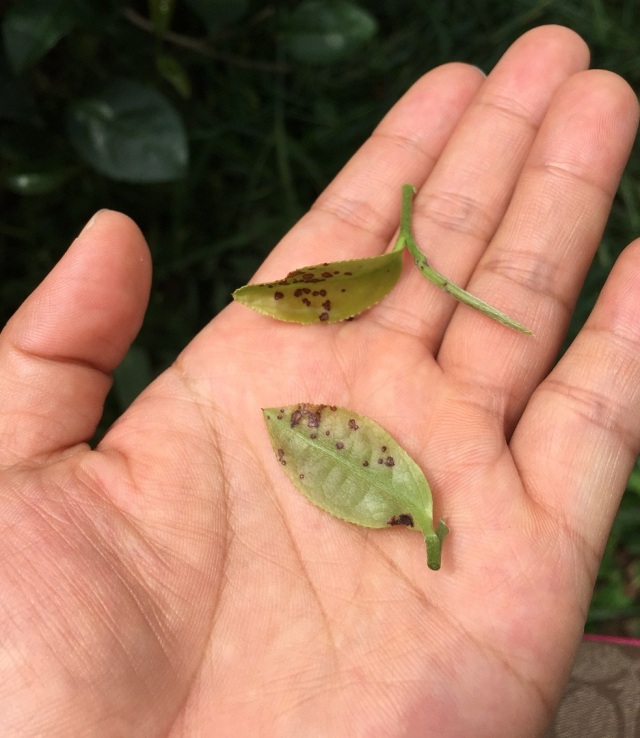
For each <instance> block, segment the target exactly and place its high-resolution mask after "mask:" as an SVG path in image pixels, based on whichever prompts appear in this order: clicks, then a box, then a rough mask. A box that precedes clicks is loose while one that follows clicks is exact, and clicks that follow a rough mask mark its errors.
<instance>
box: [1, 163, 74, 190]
mask: <svg viewBox="0 0 640 738" xmlns="http://www.w3.org/2000/svg"><path fill="white" fill-rule="evenodd" d="M78 169H79V168H78V167H70V166H62V165H59V166H55V167H51V168H42V169H40V170H39V171H38V170H33V171H30V170H21V171H14V172H10V173H8V174H5V175H4V177H3V178H2V181H3V183H4V185H5V187H6V188H7V189H9V190H11V191H12V192H15V193H17V194H18V195H46V194H48V193H49V192H53V191H55V190H57V189H59V188H60V187H62V186H63V185H64V184H65V183H66V182H68V181H69V180H70V179H71V178H72V177H73V176H75V175H76V174H77V173H78Z"/></svg>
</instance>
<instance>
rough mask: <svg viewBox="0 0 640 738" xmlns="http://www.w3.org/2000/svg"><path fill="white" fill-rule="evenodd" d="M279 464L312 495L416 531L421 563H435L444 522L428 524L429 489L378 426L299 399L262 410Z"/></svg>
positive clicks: (342, 510) (340, 512)
mask: <svg viewBox="0 0 640 738" xmlns="http://www.w3.org/2000/svg"><path fill="white" fill-rule="evenodd" d="M262 412H263V414H264V419H265V422H266V424H267V428H268V430H269V436H270V438H271V444H272V445H273V449H274V451H275V453H276V458H277V460H278V462H279V463H280V465H281V466H282V469H283V471H284V472H285V473H286V474H287V476H288V477H289V479H291V481H292V482H293V484H294V485H295V486H296V487H297V488H298V489H299V490H300V492H302V494H304V495H305V496H306V497H307V498H308V499H309V500H311V502H313V503H315V504H316V505H318V506H319V507H321V508H322V509H324V510H326V511H327V512H330V513H332V514H333V515H335V516H336V517H338V518H341V519H342V520H346V521H348V522H350V523H356V524H358V525H364V526H367V527H369V528H385V527H387V526H392V525H404V526H408V527H411V528H413V527H415V528H417V529H419V530H420V531H422V534H423V535H424V539H425V542H426V545H427V558H428V565H429V567H430V568H431V569H439V568H440V554H441V547H442V540H443V538H444V536H445V535H446V534H447V532H448V528H447V526H446V525H445V523H444V521H443V520H441V521H440V522H439V523H438V526H437V528H436V529H435V530H434V527H433V502H432V498H431V489H430V488H429V483H428V482H427V480H426V478H425V476H424V474H423V473H422V470H421V469H420V467H419V466H418V465H417V464H416V462H415V461H414V460H413V459H412V458H411V457H410V456H409V455H408V454H407V452H406V451H405V450H404V449H403V448H402V447H401V446H400V445H399V444H398V443H397V441H395V440H394V439H393V438H392V437H391V436H390V435H389V434H388V433H387V431H385V430H384V428H382V427H380V426H379V425H378V424H377V423H375V422H374V421H373V420H371V419H370V418H367V417H365V416H363V415H359V414H357V413H354V412H353V411H352V410H347V409H346V408H341V407H335V406H328V405H312V404H307V403H300V404H297V405H289V406H287V407H282V408H267V409H264V410H263V411H262Z"/></svg>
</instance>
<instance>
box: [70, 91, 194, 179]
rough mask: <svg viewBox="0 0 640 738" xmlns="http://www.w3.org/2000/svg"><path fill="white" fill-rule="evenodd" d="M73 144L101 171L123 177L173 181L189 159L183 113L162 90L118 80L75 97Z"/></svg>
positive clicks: (71, 134)
mask: <svg viewBox="0 0 640 738" xmlns="http://www.w3.org/2000/svg"><path fill="white" fill-rule="evenodd" d="M68 130H69V137H70V139H71V143H72V144H73V145H74V146H75V148H76V149H77V150H78V152H79V153H80V155H81V156H82V157H83V158H84V159H85V161H87V162H88V163H89V164H91V166H93V167H94V168H95V169H97V170H98V171H99V172H100V173H101V174H104V175H106V176H107V177H110V178H111V179H115V180H119V181H124V182H169V181H172V180H175V179H178V178H179V177H181V176H182V175H183V174H184V173H185V170H186V166H187V161H188V158H189V151H188V144H187V136H186V133H185V130H184V126H183V124H182V120H181V119H180V116H179V115H178V113H177V112H176V111H175V109H174V108H173V107H172V105H171V104H170V103H169V101H168V100H167V99H166V98H165V97H164V96H163V95H161V94H160V93H159V92H158V91H157V90H154V89H152V88H150V87H145V86H143V85H141V84H138V83H137V82H133V81H131V80H126V79H123V80H116V81H115V82H113V83H111V84H110V85H109V87H107V88H106V89H105V90H103V91H102V92H100V93H96V94H95V95H93V96H92V97H88V98H85V99H83V100H79V101H77V102H75V103H74V104H73V105H72V107H71V109H70V111H69V116H68Z"/></svg>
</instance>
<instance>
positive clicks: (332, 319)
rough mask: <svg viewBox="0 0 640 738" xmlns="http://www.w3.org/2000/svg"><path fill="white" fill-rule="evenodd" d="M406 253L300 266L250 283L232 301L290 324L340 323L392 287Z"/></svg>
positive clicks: (376, 300) (382, 295) (379, 297)
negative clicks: (277, 276) (271, 278)
mask: <svg viewBox="0 0 640 738" xmlns="http://www.w3.org/2000/svg"><path fill="white" fill-rule="evenodd" d="M401 271H402V253H401V252H400V251H393V252H391V253H389V254H382V255H381V256H372V257H369V258H367V259H350V260H348V261H334V262H332V263H324V264H315V265H314V266H308V267H302V268H300V269H296V270H295V271H293V272H290V273H289V274H287V276H286V277H285V278H284V279H281V280H279V281H277V282H265V283H262V284H248V285H245V286H244V287H240V288H239V289H237V290H236V291H235V292H234V293H233V298H234V300H237V301H238V302H240V303H242V304H243V305H245V306H246V307H249V308H251V309H252V310H255V311H256V312H258V313H262V314H263V315H269V316H270V317H272V318H277V319H278V320H284V321H288V322H290V323H301V324H305V325H309V324H312V323H318V322H320V323H337V322H338V321H340V320H346V319H347V318H353V317H354V316H355V315H358V314H359V313H361V312H362V311H363V310H366V309H367V308H370V307H372V306H373V305H375V304H376V302H378V301H379V300H381V299H382V298H383V297H384V296H385V295H386V294H387V293H388V292H390V291H391V289H392V288H393V287H394V285H395V284H396V282H397V281H398V278H399V277H400V272H401Z"/></svg>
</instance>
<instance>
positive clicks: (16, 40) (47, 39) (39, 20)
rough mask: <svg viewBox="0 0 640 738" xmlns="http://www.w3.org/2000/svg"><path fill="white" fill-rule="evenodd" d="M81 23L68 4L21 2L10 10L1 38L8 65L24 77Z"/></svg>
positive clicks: (45, 0)
mask: <svg viewBox="0 0 640 738" xmlns="http://www.w3.org/2000/svg"><path fill="white" fill-rule="evenodd" d="M79 21H80V14H79V12H78V9H77V8H76V4H75V3H73V2H69V0H20V2H17V3H12V4H11V5H9V7H8V8H7V14H6V16H5V18H4V20H3V22H2V38H3V41H4V48H5V53H6V55H7V58H8V60H9V63H10V64H11V67H12V68H13V70H14V72H16V73H17V74H21V73H22V72H24V71H25V70H26V69H28V68H29V67H30V66H32V65H33V64H35V63H36V62H37V61H38V59H40V57H42V56H44V55H45V54H46V53H47V51H49V50H50V49H52V48H53V47H54V46H55V45H56V44H57V43H58V41H59V40H60V39H61V38H63V36H66V35H67V34H68V33H69V32H70V31H72V30H73V29H74V28H75V27H76V25H77V24H78V23H79Z"/></svg>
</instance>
